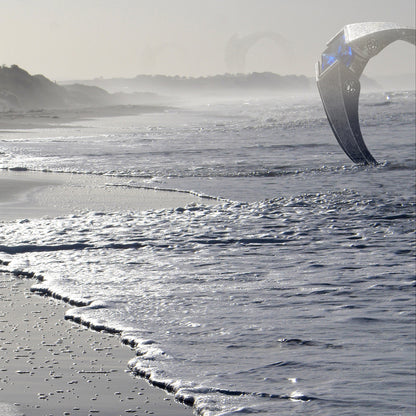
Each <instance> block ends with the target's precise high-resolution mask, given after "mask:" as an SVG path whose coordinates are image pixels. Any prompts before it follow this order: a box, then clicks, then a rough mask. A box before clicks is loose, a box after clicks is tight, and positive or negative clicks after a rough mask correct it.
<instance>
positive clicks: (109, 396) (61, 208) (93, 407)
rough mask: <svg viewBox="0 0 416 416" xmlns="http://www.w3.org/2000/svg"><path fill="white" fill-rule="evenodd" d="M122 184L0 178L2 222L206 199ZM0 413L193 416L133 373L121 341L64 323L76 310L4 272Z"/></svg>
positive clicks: (75, 178)
mask: <svg viewBox="0 0 416 416" xmlns="http://www.w3.org/2000/svg"><path fill="white" fill-rule="evenodd" d="M123 183H124V184H126V182H125V181H123V180H121V179H116V178H106V177H100V176H97V177H91V176H87V175H71V174H59V173H55V174H53V173H43V172H29V171H7V170H3V171H1V172H0V222H5V221H26V220H28V219H29V218H39V217H55V216H59V215H68V214H75V213H80V212H83V211H85V210H100V211H114V210H135V211H137V210H147V209H161V208H166V207H177V206H183V205H186V204H188V203H191V202H198V201H199V200H200V198H198V197H196V196H193V195H190V194H186V193H177V192H166V191H157V190H149V189H137V188H131V187H128V186H123ZM1 268H2V266H1V264H0V303H1V306H0V319H1V322H2V325H1V330H0V338H1V344H2V347H1V352H0V361H1V368H0V411H1V412H2V414H3V415H31V416H37V415H39V416H40V415H95V414H96V415H107V416H114V415H125V414H133V415H134V414H138V415H145V414H149V415H159V416H174V415H178V416H183V415H187V414H189V415H190V414H192V410H191V408H189V407H186V406H185V405H183V404H180V403H177V402H175V399H174V397H173V396H172V395H169V394H167V393H166V392H165V391H163V390H160V389H158V388H156V387H153V386H151V385H149V384H148V383H147V382H146V381H144V380H143V379H140V378H138V377H135V376H133V375H132V373H131V372H129V370H128V369H127V368H128V367H127V363H128V361H129V360H130V359H131V358H133V357H134V355H135V351H134V350H133V349H132V348H130V347H127V346H124V345H122V343H121V341H120V339H119V336H117V335H114V334H107V333H103V332H101V333H100V332H96V331H93V330H91V329H88V328H85V327H83V326H82V325H78V324H75V323H73V322H70V321H68V320H65V318H64V316H65V311H66V310H67V309H69V308H70V307H71V306H69V305H67V304H65V302H63V301H57V300H55V299H52V298H48V297H42V296H39V294H35V293H31V292H30V287H31V286H32V285H33V284H35V283H36V280H33V279H21V278H16V277H14V276H12V275H11V274H4V273H2V272H1Z"/></svg>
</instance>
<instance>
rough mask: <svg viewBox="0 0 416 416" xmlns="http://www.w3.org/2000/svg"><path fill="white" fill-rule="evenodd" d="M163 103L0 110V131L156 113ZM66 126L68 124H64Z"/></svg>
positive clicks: (160, 110) (164, 108)
mask: <svg viewBox="0 0 416 416" xmlns="http://www.w3.org/2000/svg"><path fill="white" fill-rule="evenodd" d="M167 108H168V107H166V106H165V105H136V104H120V105H108V106H101V107H99V106H96V107H85V108H64V109H41V110H28V111H24V110H10V111H1V112H0V131H2V130H3V131H4V130H7V131H14V130H16V131H18V130H21V129H37V128H56V127H60V125H66V124H68V123H73V122H75V121H82V120H87V119H91V118H101V117H118V116H130V115H137V114H141V113H157V112H163V111H165V110H166V109H167ZM66 127H68V126H66Z"/></svg>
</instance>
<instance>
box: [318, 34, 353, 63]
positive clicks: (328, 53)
mask: <svg viewBox="0 0 416 416" xmlns="http://www.w3.org/2000/svg"><path fill="white" fill-rule="evenodd" d="M352 59H353V52H352V49H351V46H348V45H346V44H345V37H344V35H342V36H339V37H338V38H337V39H334V40H333V42H332V43H331V44H330V45H329V46H328V48H326V49H325V51H324V53H323V54H322V57H321V62H322V65H321V71H324V70H325V69H326V68H328V67H330V66H331V65H332V64H333V63H334V62H335V61H337V60H338V61H340V62H342V63H343V64H344V65H345V66H346V67H347V68H348V67H349V66H350V65H351V63H352Z"/></svg>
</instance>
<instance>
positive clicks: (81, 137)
mask: <svg viewBox="0 0 416 416" xmlns="http://www.w3.org/2000/svg"><path fill="white" fill-rule="evenodd" d="M414 114H415V95H414V92H396V93H393V92H392V93H389V98H388V99H387V98H386V94H384V93H383V94H382V93H374V94H364V95H363V96H362V98H361V102H360V117H361V122H362V132H363V135H364V137H365V140H366V143H367V145H368V148H369V149H370V151H371V152H372V154H373V155H374V156H375V157H376V158H377V159H378V161H379V162H380V165H379V166H376V167H360V166H355V165H352V164H351V163H350V162H349V161H348V159H346V156H345V155H344V154H343V152H342V150H341V149H340V148H339V146H338V144H337V143H336V140H335V138H333V136H332V133H331V131H330V128H329V126H328V123H327V120H326V118H325V116H324V113H323V110H322V107H321V103H320V101H319V98H318V97H317V96H316V95H303V96H301V95H292V96H285V97H283V96H282V97H279V98H276V97H272V96H269V97H263V98H258V97H254V98H253V97H246V98H241V97H240V98H235V97H234V98H222V99H219V98H216V99H212V100H211V101H210V102H207V100H206V99H205V100H203V101H197V100H195V99H193V101H189V102H182V103H181V105H180V106H177V107H175V108H174V107H170V108H168V109H165V110H164V112H163V113H154V114H141V115H138V116H126V117H119V118H111V119H100V120H98V119H92V120H82V121H78V122H74V123H71V124H69V125H68V126H64V127H62V128H60V129H59V130H56V129H51V130H42V129H38V130H34V131H22V132H20V133H4V134H3V135H2V140H1V141H0V166H1V167H3V168H9V169H10V168H25V169H33V170H50V171H54V172H74V173H84V174H88V175H111V176H120V177H123V178H125V177H127V178H129V186H131V187H139V186H149V187H160V188H168V189H178V190H186V191H193V192H196V193H198V194H206V195H211V196H213V197H218V198H220V199H219V200H218V201H216V202H212V201H210V202H208V201H207V203H206V204H202V205H192V206H188V207H183V208H178V209H175V210H157V211H147V212H131V211H129V212H126V211H120V212H108V213H106V212H85V213H78V214H76V215H70V216H63V217H60V218H51V219H38V220H30V221H15V222H9V223H7V222H5V223H0V235H1V236H2V240H1V243H0V260H1V261H2V262H4V263H6V262H7V263H8V265H5V264H4V265H2V268H7V269H9V270H11V271H23V272H27V273H34V274H35V275H42V276H43V278H44V280H43V282H39V283H38V284H37V285H36V287H37V290H39V291H41V292H48V293H53V294H55V295H59V296H61V297H67V298H69V299H72V300H75V301H77V302H80V304H83V305H84V306H83V307H78V308H73V309H72V310H71V311H69V312H68V318H71V319H74V320H76V321H84V322H89V323H91V324H92V325H93V326H95V327H97V328H109V329H115V330H119V331H122V333H121V335H122V337H123V338H124V340H125V341H126V342H129V343H131V344H132V345H135V346H136V347H137V349H138V352H139V354H138V355H137V357H132V361H131V362H130V363H129V366H130V368H131V369H132V370H133V371H135V372H137V373H138V374H140V375H141V376H146V377H149V379H150V380H151V381H153V382H154V383H156V384H158V385H159V386H162V387H164V388H167V389H169V390H172V391H173V392H174V393H175V394H176V397H177V398H180V399H183V400H187V401H188V402H189V403H194V407H195V409H196V412H198V413H200V414H202V415H225V414H227V415H231V414H253V413H254V414H262V415H280V414H283V415H294V414H320V415H333V414H337V415H355V414H360V415H374V414H378V415H391V414H406V415H407V414H409V415H410V414H412V413H413V412H414V410H415V398H414V365H415V359H414V357H415V347H414V339H415V325H414V307H415V303H414V300H415V298H414V285H415V283H414V241H415V240H414V231H415V227H414V213H415V201H414V192H415V187H414V169H415V151H414V138H415V126H414Z"/></svg>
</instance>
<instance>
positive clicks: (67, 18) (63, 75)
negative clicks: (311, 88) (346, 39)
mask: <svg viewBox="0 0 416 416" xmlns="http://www.w3.org/2000/svg"><path fill="white" fill-rule="evenodd" d="M362 21H392V22H396V23H400V24H403V25H406V26H410V27H415V0H348V1H347V0H345V1H342V0H0V38H1V42H0V64H5V65H11V64H17V65H19V66H21V67H23V68H25V69H26V70H28V71H29V72H30V73H42V74H44V75H45V76H47V77H48V78H51V79H54V80H65V79H86V78H95V77H100V76H103V77H106V78H108V77H133V76H136V75H138V74H141V73H160V74H168V75H186V76H205V75H213V74H221V73H225V72H229V71H230V70H232V69H233V68H232V67H230V63H229V62H228V66H227V60H226V59H225V56H226V48H227V44H228V42H229V40H230V38H231V37H232V36H234V39H236V38H238V39H242V38H244V37H246V36H249V35H252V34H256V33H257V34H259V35H260V36H259V39H258V40H257V42H256V43H254V45H253V46H252V47H251V48H248V51H247V53H246V56H245V66H244V70H245V71H247V72H251V71H258V72H262V71H273V72H276V73H280V74H288V73H291V74H305V75H308V76H314V65H315V62H316V60H317V58H318V56H319V55H320V53H321V52H322V50H323V49H324V47H325V43H326V42H327V41H328V40H329V39H330V38H331V37H332V36H333V35H335V34H336V32H338V31H339V30H340V29H341V28H342V27H343V26H344V25H345V24H348V23H355V22H362ZM276 39H278V41H276ZM234 44H235V43H234ZM229 45H230V44H229ZM231 45H233V44H231ZM414 60H415V47H414V46H413V45H410V44H406V43H404V42H396V43H394V44H393V45H391V46H390V47H388V48H387V49H386V50H384V51H383V52H382V53H381V54H380V55H379V56H377V57H376V58H374V59H373V60H372V61H370V63H369V66H368V67H367V69H366V74H367V75H370V76H372V75H377V74H383V75H387V74H400V73H409V72H414Z"/></svg>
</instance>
